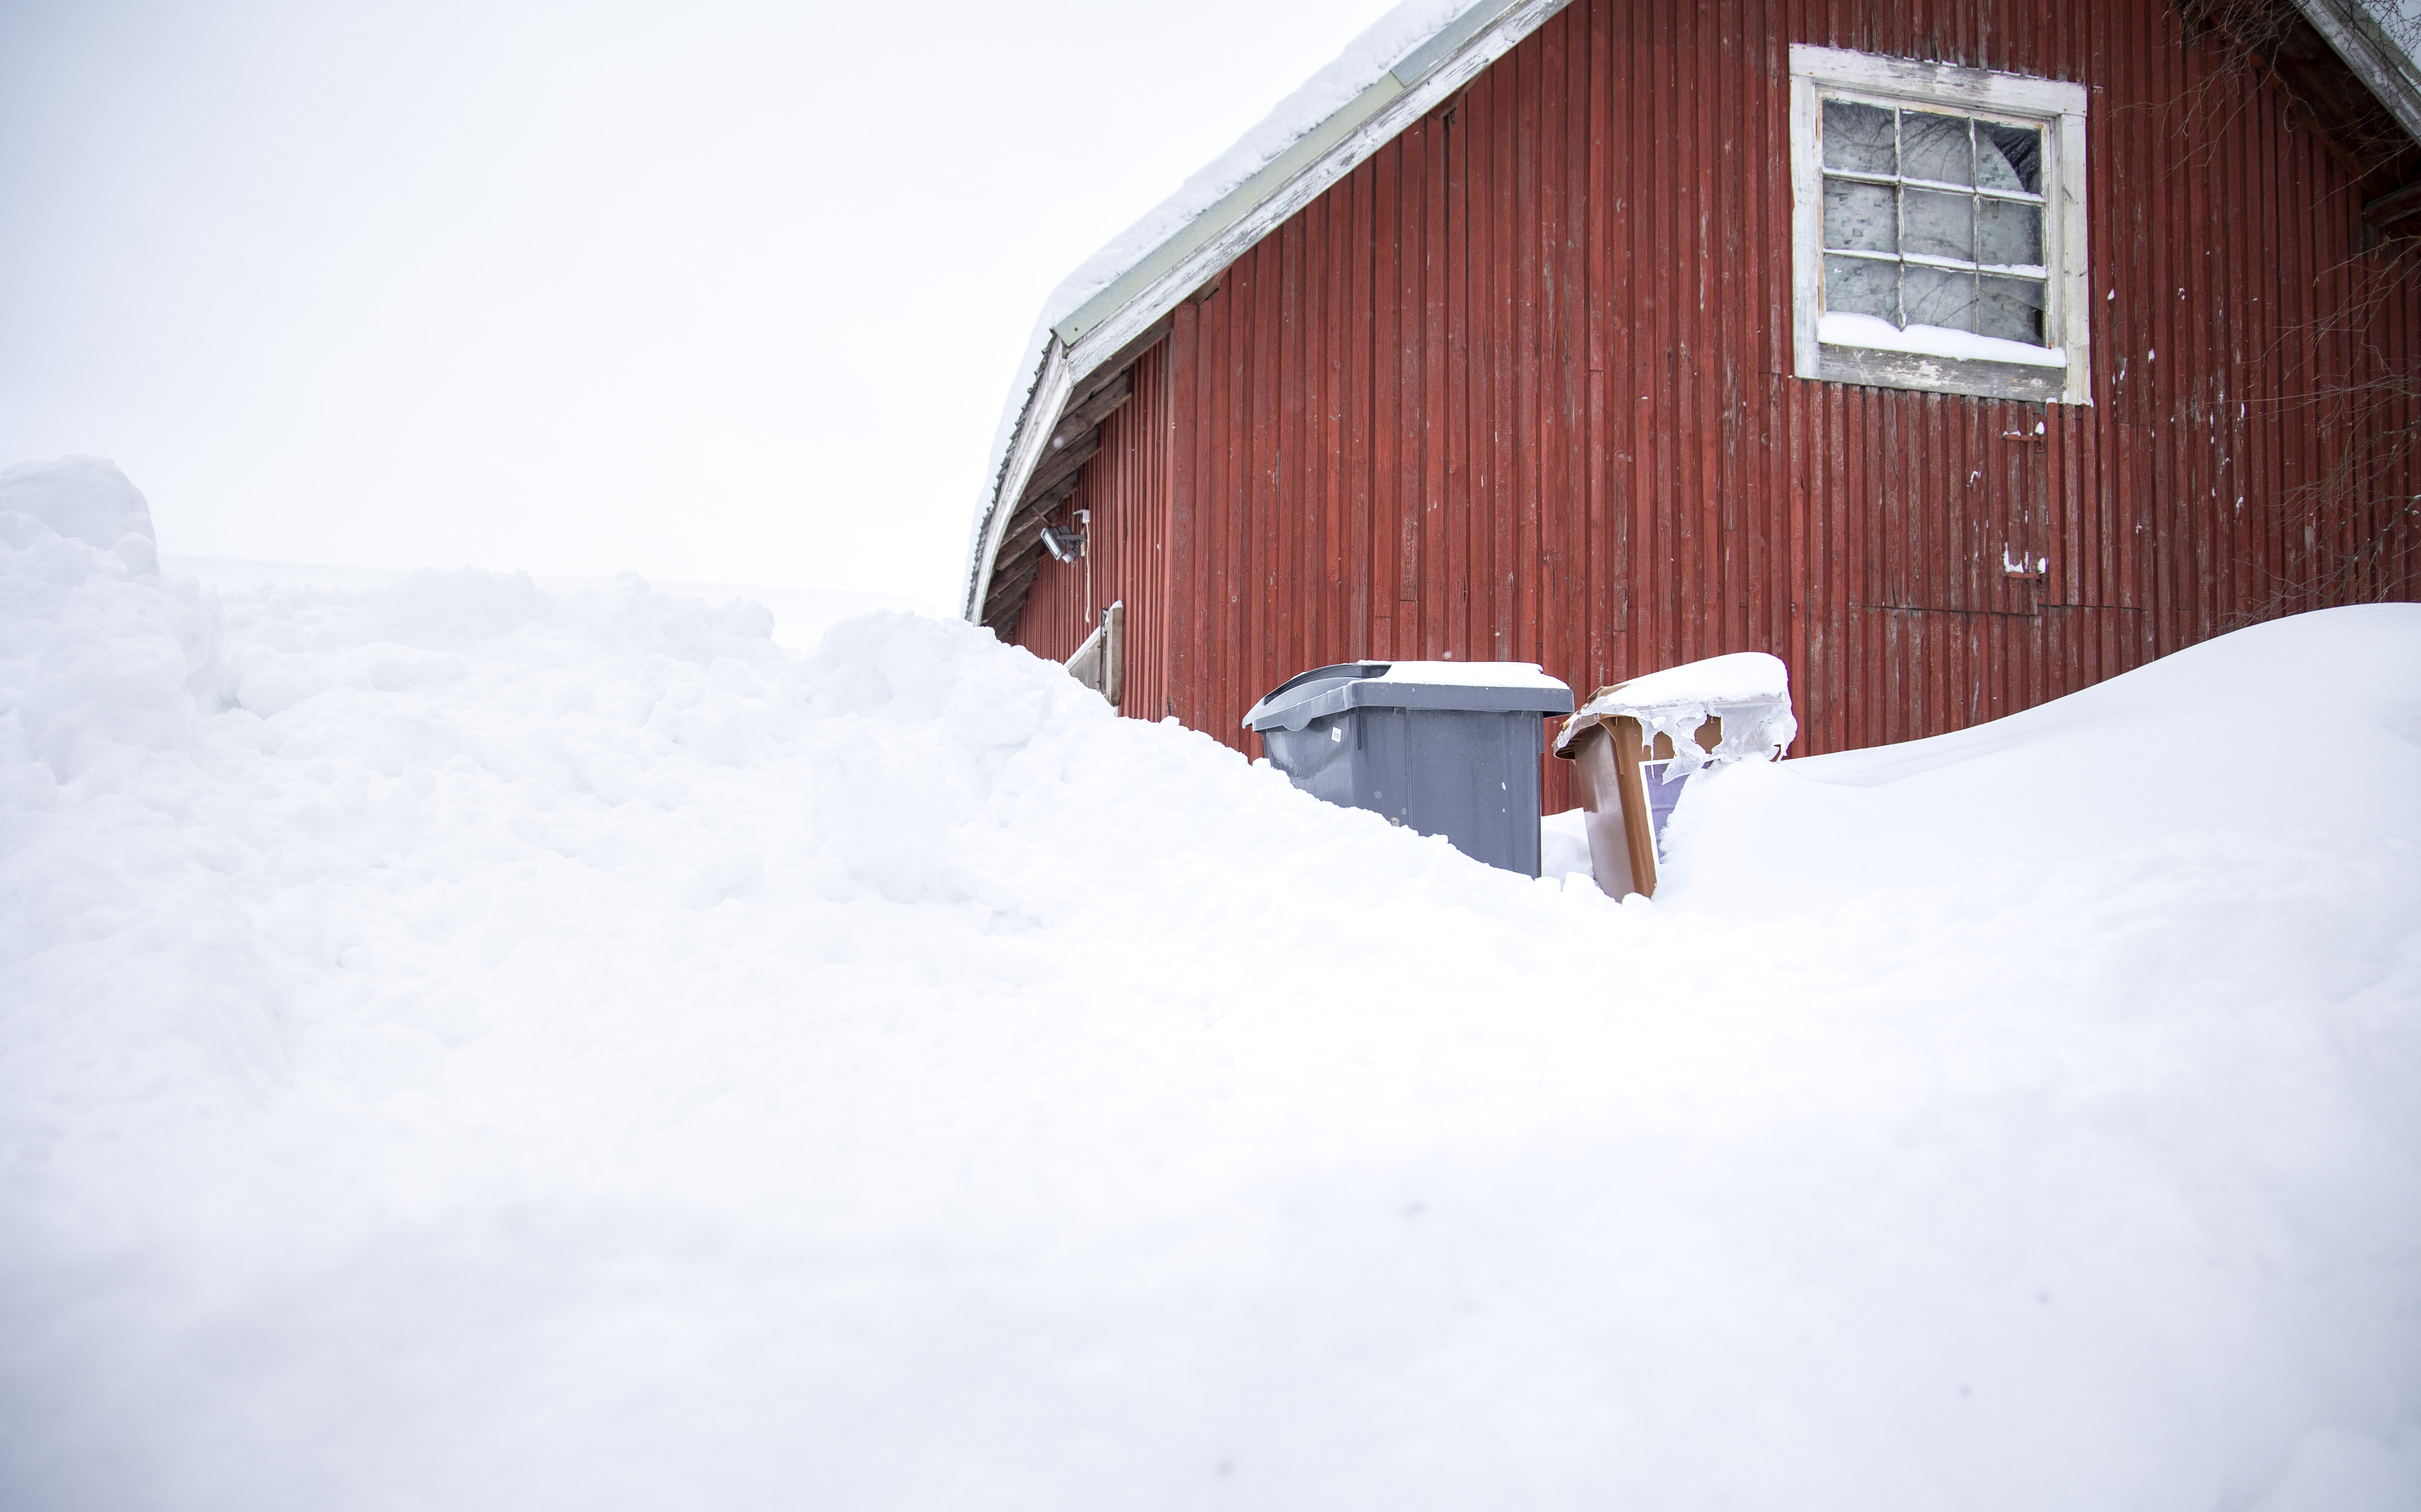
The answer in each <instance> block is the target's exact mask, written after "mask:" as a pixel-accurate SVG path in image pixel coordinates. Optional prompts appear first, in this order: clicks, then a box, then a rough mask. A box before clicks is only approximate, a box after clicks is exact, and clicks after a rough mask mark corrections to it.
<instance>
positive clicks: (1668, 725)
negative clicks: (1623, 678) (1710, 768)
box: [1555, 651, 1799, 770]
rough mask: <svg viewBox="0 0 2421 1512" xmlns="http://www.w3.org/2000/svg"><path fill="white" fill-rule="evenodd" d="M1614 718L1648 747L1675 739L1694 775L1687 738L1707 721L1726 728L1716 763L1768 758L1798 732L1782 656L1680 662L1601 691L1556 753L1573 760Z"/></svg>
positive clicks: (1692, 747)
mask: <svg viewBox="0 0 2421 1512" xmlns="http://www.w3.org/2000/svg"><path fill="white" fill-rule="evenodd" d="M1617 714H1628V715H1630V716H1631V717H1632V718H1633V719H1636V720H1637V721H1639V723H1640V725H1641V726H1642V727H1643V728H1645V729H1646V730H1647V731H1648V738H1649V739H1650V740H1653V739H1654V738H1655V736H1656V735H1658V734H1660V733H1662V734H1665V735H1670V736H1672V737H1673V744H1674V750H1675V752H1676V753H1677V754H1678V755H1679V756H1680V758H1681V760H1682V763H1683V765H1684V766H1685V767H1687V768H1690V769H1693V770H1695V768H1696V767H1697V765H1698V761H1697V759H1696V758H1695V757H1696V752H1697V745H1696V743H1695V741H1693V740H1690V739H1689V737H1690V736H1691V735H1693V734H1694V733H1695V732H1696V730H1697V728H1698V726H1699V725H1703V724H1705V723H1706V722H1707V721H1708V720H1709V719H1710V718H1717V719H1722V720H1723V721H1724V740H1723V744H1722V745H1721V746H1720V747H1718V748H1717V752H1716V755H1717V756H1718V757H1721V758H1729V757H1733V756H1744V755H1750V754H1757V755H1760V756H1770V755H1771V754H1772V753H1773V751H1775V750H1778V749H1781V748H1782V747H1785V746H1788V744H1789V743H1790V742H1791V740H1793V739H1794V738H1796V737H1797V735H1798V733H1799V724H1798V721H1797V720H1796V719H1794V718H1793V717H1792V715H1791V712H1790V671H1789V669H1788V668H1787V667H1785V666H1784V665H1783V664H1782V659H1781V658H1780V657H1778V656H1768V655H1767V654H1766V653H1765V652H1763V651H1736V652H1733V653H1732V654H1731V655H1729V656H1710V657H1709V658H1707V659H1706V660H1705V661H1703V662H1683V663H1682V664H1681V665H1679V666H1678V667H1666V668H1665V669H1664V670H1663V671H1662V672H1650V673H1648V675H1647V676H1646V677H1641V678H1632V679H1631V680H1630V681H1628V682H1617V683H1616V684H1615V685H1614V686H1613V687H1610V688H1600V689H1599V690H1598V691H1597V692H1596V694H1593V695H1591V697H1590V698H1589V701H1588V702H1587V703H1585V704H1583V705H1582V706H1581V707H1580V709H1579V711H1578V712H1577V713H1575V714H1573V715H1572V717H1571V718H1570V719H1569V720H1567V721H1566V722H1565V724H1564V730H1563V733H1562V734H1561V735H1559V736H1557V737H1556V738H1555V754H1556V755H1557V756H1570V755H1571V742H1572V741H1573V740H1576V739H1578V738H1579V737H1580V735H1581V734H1582V733H1583V732H1584V731H1585V730H1588V729H1590V728H1591V727H1593V726H1595V725H1598V724H1599V723H1601V721H1603V720H1605V719H1607V718H1609V717H1611V716H1613V715H1617ZM1684 746H1687V747H1688V749H1687V750H1684V749H1683V747H1684Z"/></svg>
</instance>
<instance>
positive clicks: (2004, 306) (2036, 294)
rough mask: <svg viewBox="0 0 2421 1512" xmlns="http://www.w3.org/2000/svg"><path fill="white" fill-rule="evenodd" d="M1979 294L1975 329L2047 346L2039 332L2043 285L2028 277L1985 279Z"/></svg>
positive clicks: (2041, 319)
mask: <svg viewBox="0 0 2421 1512" xmlns="http://www.w3.org/2000/svg"><path fill="white" fill-rule="evenodd" d="M1981 282H1982V285H1983V289H1982V294H1983V297H1982V298H1981V299H1979V300H1977V301H1976V330H1977V331H1978V332H1980V333H1982V334H1983V335H1988V336H2005V337H2007V339H2009V340H2011V341H2023V342H2026V343H2028V344H2030V345H2033V346H2037V347H2047V346H2049V345H2051V342H2050V340H2049V339H2048V338H2047V337H2046V336H2045V335H2043V297H2044V289H2043V286H2042V285H2040V284H2038V283H2036V282H2035V281H2034V280H2033V279H2031V278H1989V277H1988V278H1985V279H1983V280H1981Z"/></svg>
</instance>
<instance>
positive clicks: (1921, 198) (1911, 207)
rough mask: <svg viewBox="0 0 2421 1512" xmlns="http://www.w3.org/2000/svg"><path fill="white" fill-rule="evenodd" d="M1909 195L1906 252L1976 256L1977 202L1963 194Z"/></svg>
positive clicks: (1928, 192) (1914, 191) (1915, 192)
mask: <svg viewBox="0 0 2421 1512" xmlns="http://www.w3.org/2000/svg"><path fill="white" fill-rule="evenodd" d="M1904 193H1906V194H1907V195H1908V224H1907V227H1906V230H1907V244H1906V247H1905V250H1907V251H1910V252H1913V253H1916V254H1918V255H1920V256H1922V257H1959V258H1961V259H1964V260H1967V261H1973V260H1974V259H1975V257H1976V202H1975V201H1974V200H1973V199H1970V198H1969V197H1968V196H1966V195H1944V194H1937V193H1935V192H1933V191H1931V190H1927V189H1911V190H1907V191H1904Z"/></svg>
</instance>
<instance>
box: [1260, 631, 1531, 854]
mask: <svg viewBox="0 0 2421 1512" xmlns="http://www.w3.org/2000/svg"><path fill="white" fill-rule="evenodd" d="M1571 711H1572V691H1571V690H1570V688H1567V687H1565V686H1564V685H1563V684H1562V683H1560V682H1558V681H1556V680H1555V679H1554V678H1551V677H1548V676H1547V675H1546V674H1545V673H1544V672H1541V671H1539V667H1538V664H1537V663H1536V662H1344V663H1342V664H1340V665H1337V666H1332V667H1320V668H1319V669H1318V670H1316V671H1312V672H1305V673H1304V674H1302V675H1301V676H1299V677H1293V678H1288V679H1287V680H1286V681H1284V682H1282V683H1280V684H1278V686H1277V687H1276V688H1275V689H1274V690H1273V691H1272V692H1271V694H1269V696H1268V697H1266V698H1263V699H1262V700H1261V701H1260V702H1259V703H1257V704H1255V705H1254V706H1253V707H1252V710H1251V711H1250V712H1249V713H1247V714H1245V716H1244V725H1245V727H1246V728H1247V729H1253V730H1257V731H1259V732H1260V737H1261V743H1262V744H1263V745H1265V746H1266V747H1267V748H1268V750H1269V754H1270V764H1271V765H1272V766H1274V767H1276V768H1277V769H1278V770H1279V771H1280V772H1285V773H1286V774H1287V776H1288V778H1289V780H1291V781H1292V782H1293V783H1294V785H1295V786H1296V787H1300V788H1302V789H1303V790H1304V792H1307V793H1309V794H1311V795H1312V796H1313V797H1315V798H1324V799H1326V800H1327V801H1328V802H1330V803H1339V804H1343V805H1344V806H1346V807H1348V808H1367V809H1368V810H1370V811H1371V812H1372V813H1374V814H1383V815H1385V816H1386V817H1387V818H1388V819H1390V820H1391V821H1393V822H1395V823H1397V824H1402V825H1406V826H1409V827H1410V828H1412V829H1414V830H1417V831H1419V832H1420V833H1421V834H1442V835H1445V837H1446V839H1447V841H1448V842H1449V843H1451V844H1452V845H1453V846H1454V848H1455V849H1456V850H1460V851H1461V852H1462V853H1463V854H1464V855H1467V856H1470V857H1471V858H1473V859H1474V860H1476V861H1484V862H1486V863H1488V864H1489V865H1492V866H1502V867H1504V868H1505V869H1506V870H1507V871H1518V872H1521V873H1523V875H1525V876H1530V877H1536V876H1537V875H1539V757H1540V756H1543V755H1544V754H1545V752H1546V749H1547V743H1546V742H1547V730H1546V725H1544V724H1543V723H1542V722H1543V721H1544V720H1546V719H1547V718H1549V717H1550V716H1553V715H1557V714H1569V713H1570V712H1571Z"/></svg>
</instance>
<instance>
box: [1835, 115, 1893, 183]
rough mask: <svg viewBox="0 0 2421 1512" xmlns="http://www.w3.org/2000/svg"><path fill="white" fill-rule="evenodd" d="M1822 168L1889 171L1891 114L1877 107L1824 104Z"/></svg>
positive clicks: (1890, 160) (1861, 171) (1862, 171)
mask: <svg viewBox="0 0 2421 1512" xmlns="http://www.w3.org/2000/svg"><path fill="white" fill-rule="evenodd" d="M1824 166H1826V167H1828V168H1847V169H1849V170H1850V171H1851V173H1890V172H1892V171H1893V169H1892V113H1891V112H1890V111H1888V110H1885V109H1883V108H1882V107H1881V106H1880V105H1852V104H1850V103H1849V102H1847V101H1840V100H1827V101H1824Z"/></svg>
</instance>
